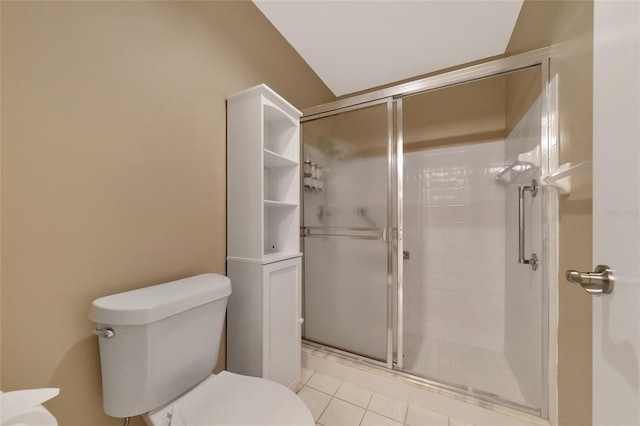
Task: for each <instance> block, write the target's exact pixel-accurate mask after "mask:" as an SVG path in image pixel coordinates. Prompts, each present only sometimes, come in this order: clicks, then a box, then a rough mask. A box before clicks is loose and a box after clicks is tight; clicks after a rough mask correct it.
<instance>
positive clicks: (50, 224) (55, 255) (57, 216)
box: [1, 2, 333, 426]
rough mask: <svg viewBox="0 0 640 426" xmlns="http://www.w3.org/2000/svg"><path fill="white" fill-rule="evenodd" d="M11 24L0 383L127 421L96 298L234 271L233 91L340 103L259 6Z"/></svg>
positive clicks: (81, 10)
mask: <svg viewBox="0 0 640 426" xmlns="http://www.w3.org/2000/svg"><path fill="white" fill-rule="evenodd" d="M1 23H2V43H3V44H2V62H1V66H2V68H1V72H2V87H1V89H2V111H1V112H2V124H3V126H2V131H1V136H2V169H1V170H2V180H1V183H2V227H1V232H2V245H1V249H2V259H1V260H2V275H1V277H2V287H1V289H2V296H3V297H2V326H3V327H2V336H1V337H2V358H1V359H2V365H1V370H2V383H1V386H2V389H3V390H5V391H8V390H13V389H22V388H31V387H43V386H54V387H60V388H61V394H60V396H59V397H57V398H56V399H54V400H53V401H51V402H50V403H48V404H47V407H49V408H50V409H51V411H52V412H53V413H54V414H55V415H56V416H57V418H58V421H59V423H60V424H61V425H70V426H74V425H92V426H99V425H117V424H120V423H121V421H119V420H115V419H111V418H109V417H107V416H106V415H105V414H104V413H103V412H102V400H101V398H102V396H101V389H100V386H101V384H100V372H99V357H98V347H97V340H96V338H95V337H93V336H92V335H91V329H92V327H93V324H92V323H91V322H89V320H88V319H87V313H88V309H89V304H90V302H91V301H92V300H93V299H95V298H97V297H100V296H104V295H108V294H111V293H116V292H120V291H125V290H129V289H133V288H137V287H141V286H146V285H151V284H155V283H160V282H164V281H168V280H172V279H177V278H180V277H185V276H188V275H192V274H197V273H202V272H205V271H212V272H218V273H224V272H225V228H226V222H225V214H226V213H225V199H226V196H227V194H226V192H225V185H226V183H225V172H226V168H225V142H226V141H225V97H226V96H228V95H230V94H232V93H234V92H236V91H239V90H242V89H244V88H247V87H250V86H252V85H255V84H258V83H262V82H265V83H267V84H269V85H270V86H271V87H272V88H273V89H274V90H276V91H277V92H279V93H280V94H281V95H282V96H284V97H285V98H287V99H289V100H290V101H291V102H292V103H293V104H294V105H296V106H297V107H299V108H303V107H308V106H311V105H316V104H320V103H324V102H328V101H331V100H333V96H332V95H331V93H330V91H329V90H328V89H327V88H326V87H325V86H324V84H323V83H322V82H321V81H320V80H319V79H318V78H317V76H316V75H315V74H314V73H313V72H312V71H311V70H310V68H309V67H308V66H307V65H306V64H305V63H304V62H303V61H302V59H301V58H300V57H299V56H298V55H297V53H296V52H295V51H294V50H293V49H292V48H291V47H290V46H289V45H288V44H287V43H286V42H285V40H284V39H283V38H282V37H281V36H280V35H279V34H278V33H277V32H276V30H275V29H274V28H273V27H272V26H271V24H270V23H269V22H268V21H267V20H266V19H265V18H264V17H263V16H262V15H261V14H260V12H259V11H258V10H257V9H256V8H255V7H254V6H253V4H252V3H250V2H39V3H35V2H16V3H13V2H2V22H1ZM238 167H242V165H239V166H238ZM230 196H232V194H231V195H230ZM133 423H135V424H142V423H141V420H140V418H137V419H136V420H135V421H134V422H133Z"/></svg>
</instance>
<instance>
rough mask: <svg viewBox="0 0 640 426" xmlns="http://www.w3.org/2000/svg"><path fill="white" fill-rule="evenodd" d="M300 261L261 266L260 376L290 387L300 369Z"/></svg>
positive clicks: (297, 259) (290, 260) (285, 261)
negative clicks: (262, 290) (261, 346)
mask: <svg viewBox="0 0 640 426" xmlns="http://www.w3.org/2000/svg"><path fill="white" fill-rule="evenodd" d="M300 265H301V261H300V258H299V257H298V258H295V259H289V260H283V261H280V262H274V263H270V264H267V265H264V269H263V289H264V292H263V298H262V303H263V305H262V312H263V323H262V327H263V339H264V340H263V349H262V350H263V357H262V374H263V377H265V378H267V379H270V380H273V381H275V382H278V383H280V384H282V385H284V386H290V385H292V384H294V383H296V382H297V379H298V372H299V370H300V281H301V273H300Z"/></svg>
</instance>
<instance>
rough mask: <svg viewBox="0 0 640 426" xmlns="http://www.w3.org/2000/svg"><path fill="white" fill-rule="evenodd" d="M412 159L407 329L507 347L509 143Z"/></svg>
mask: <svg viewBox="0 0 640 426" xmlns="http://www.w3.org/2000/svg"><path fill="white" fill-rule="evenodd" d="M404 161H405V163H404V164H405V166H404V174H405V178H404V209H405V215H404V229H405V234H404V235H405V240H404V249H405V250H406V251H409V253H410V258H409V259H408V260H405V261H404V266H405V269H404V271H405V283H404V284H405V289H406V290H405V291H406V293H405V294H406V297H405V333H407V334H410V335H416V336H422V337H428V338H429V339H441V340H444V341H448V342H452V343H461V344H466V345H472V346H476V347H481V348H486V349H489V350H492V351H498V352H502V351H503V350H504V328H505V326H504V315H505V305H504V298H505V203H506V199H505V187H504V185H503V184H501V183H500V182H498V181H497V180H496V177H495V176H496V173H497V172H498V171H499V170H500V168H501V167H502V166H503V165H504V162H505V142H504V141H495V142H487V143H480V144H475V145H467V146H458V147H446V148H434V149H429V150H425V151H418V152H412V153H408V154H405V156H404Z"/></svg>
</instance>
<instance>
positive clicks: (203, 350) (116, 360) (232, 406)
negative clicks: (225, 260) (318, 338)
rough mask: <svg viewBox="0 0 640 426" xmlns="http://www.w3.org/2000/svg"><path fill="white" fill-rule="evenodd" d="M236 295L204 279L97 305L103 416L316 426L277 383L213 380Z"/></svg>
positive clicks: (224, 284)
mask: <svg viewBox="0 0 640 426" xmlns="http://www.w3.org/2000/svg"><path fill="white" fill-rule="evenodd" d="M230 294H231V282H230V281H229V278H227V277H225V276H222V275H218V274H212V273H209V274H202V275H197V276H194V277H190V278H185V279H182V280H178V281H172V282H169V283H165V284H159V285H154V286H150V287H145V288H141V289H138V290H133V291H128V292H125V293H119V294H114V295H111V296H106V297H101V298H99V299H96V300H94V301H93V303H92V304H91V310H90V314H89V318H90V319H91V320H92V321H94V322H95V323H96V324H97V327H96V330H95V331H94V334H97V335H98V336H99V339H98V340H99V345H100V363H101V369H102V389H103V405H104V411H105V413H107V414H108V415H110V416H112V417H132V416H137V415H142V416H143V417H144V419H145V421H146V422H147V424H149V425H154V426H157V425H162V426H169V425H170V426H213V425H292V426H293V425H296V426H302V425H309V426H312V425H314V424H315V423H314V421H313V417H312V416H311V413H310V412H309V409H308V408H307V407H306V405H305V404H304V402H302V400H301V399H300V398H298V396H297V395H296V394H294V393H293V392H292V391H290V390H289V389H288V388H286V387H284V386H282V385H281V384H279V383H276V382H272V381H270V380H267V379H262V378H257V377H249V376H243V375H239V374H234V373H231V372H228V371H223V372H221V373H219V374H211V371H212V370H213V368H214V366H215V365H216V362H217V360H218V351H219V349H220V337H221V335H222V327H223V323H224V318H225V311H226V307H227V299H228V297H229V295H230Z"/></svg>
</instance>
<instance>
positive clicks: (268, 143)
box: [263, 100, 299, 159]
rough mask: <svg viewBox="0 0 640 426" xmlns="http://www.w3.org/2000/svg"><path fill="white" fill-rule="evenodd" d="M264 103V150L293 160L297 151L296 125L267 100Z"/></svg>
mask: <svg viewBox="0 0 640 426" xmlns="http://www.w3.org/2000/svg"><path fill="white" fill-rule="evenodd" d="M264 102H265V103H264V107H263V108H264V123H263V126H264V149H265V150H268V151H271V152H273V153H275V154H278V155H281V156H283V157H287V158H290V159H293V158H294V157H293V154H294V152H295V151H297V149H295V148H296V146H297V143H298V141H297V135H298V128H299V126H298V123H296V122H295V121H294V120H293V119H292V118H291V117H290V116H289V115H287V114H286V113H285V112H284V111H282V110H281V109H279V108H278V107H276V106H275V105H273V104H271V103H269V102H268V101H267V100H265V101H264Z"/></svg>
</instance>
